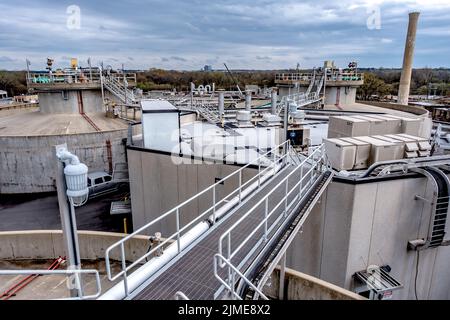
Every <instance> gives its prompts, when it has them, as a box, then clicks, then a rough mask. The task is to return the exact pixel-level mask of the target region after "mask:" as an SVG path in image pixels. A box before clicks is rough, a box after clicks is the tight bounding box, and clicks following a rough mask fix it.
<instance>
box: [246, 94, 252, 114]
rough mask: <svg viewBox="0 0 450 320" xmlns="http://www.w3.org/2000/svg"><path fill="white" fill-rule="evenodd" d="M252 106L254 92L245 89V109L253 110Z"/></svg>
mask: <svg viewBox="0 0 450 320" xmlns="http://www.w3.org/2000/svg"><path fill="white" fill-rule="evenodd" d="M251 108H252V92H251V91H250V90H245V110H247V111H251Z"/></svg>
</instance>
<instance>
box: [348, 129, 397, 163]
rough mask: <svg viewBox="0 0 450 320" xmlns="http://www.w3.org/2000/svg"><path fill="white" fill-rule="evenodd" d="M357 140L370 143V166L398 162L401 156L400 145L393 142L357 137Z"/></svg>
mask: <svg viewBox="0 0 450 320" xmlns="http://www.w3.org/2000/svg"><path fill="white" fill-rule="evenodd" d="M355 139H358V140H361V141H364V142H368V143H370V144H371V146H372V147H371V150H370V161H369V164H373V163H375V162H379V161H387V160H397V159H398V158H397V157H398V155H399V148H400V146H399V145H398V144H394V143H392V142H388V141H383V140H380V139H376V138H372V137H367V136H366V137H355Z"/></svg>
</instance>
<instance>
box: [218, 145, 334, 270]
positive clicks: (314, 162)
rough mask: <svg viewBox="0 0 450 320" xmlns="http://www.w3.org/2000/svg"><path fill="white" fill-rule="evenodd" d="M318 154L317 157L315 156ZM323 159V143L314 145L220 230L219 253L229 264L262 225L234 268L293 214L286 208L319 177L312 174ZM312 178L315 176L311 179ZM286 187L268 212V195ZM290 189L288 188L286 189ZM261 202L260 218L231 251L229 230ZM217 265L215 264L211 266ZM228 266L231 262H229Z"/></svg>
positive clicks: (297, 199) (299, 199) (233, 228)
mask: <svg viewBox="0 0 450 320" xmlns="http://www.w3.org/2000/svg"><path fill="white" fill-rule="evenodd" d="M316 157H317V159H316ZM324 159H325V152H324V146H323V144H322V145H321V146H319V147H317V148H316V149H315V150H314V151H313V152H312V153H311V154H310V155H309V156H308V157H307V158H305V159H304V160H303V161H301V163H300V164H299V165H297V166H296V167H295V169H294V170H292V171H291V172H290V173H289V174H288V175H287V176H286V177H284V178H283V179H282V180H281V181H280V182H279V183H278V184H277V185H276V186H275V187H274V188H271V190H270V191H269V192H268V193H267V194H266V195H265V196H264V197H262V198H261V199H260V200H259V201H258V202H257V203H256V204H255V205H254V206H253V207H252V208H250V209H249V210H248V211H247V212H246V213H245V214H244V215H243V216H242V217H241V218H240V219H239V220H237V221H236V222H235V223H234V224H233V225H232V226H231V227H229V228H228V229H227V230H226V231H225V232H223V233H222V235H221V236H220V238H219V243H218V245H219V246H218V254H219V255H220V256H224V259H225V260H226V261H229V262H230V264H231V259H233V257H235V256H236V254H237V253H238V252H239V251H240V250H241V249H242V248H244V246H245V245H246V244H247V243H248V242H249V240H250V239H252V238H253V237H254V236H255V234H256V233H257V232H258V231H259V230H260V228H262V227H263V226H264V232H263V233H262V236H261V238H259V239H257V243H256V244H255V245H252V246H251V247H252V249H251V250H250V252H249V253H248V254H247V255H246V256H245V257H244V258H243V259H242V261H241V262H240V263H239V265H238V266H237V268H240V267H242V266H243V265H244V264H245V263H246V261H247V260H248V259H249V258H250V257H251V255H252V254H253V253H254V252H255V250H256V249H257V248H258V246H259V245H260V244H262V243H266V241H267V240H268V235H269V234H270V233H271V232H272V230H273V229H274V228H275V227H276V226H277V225H278V224H279V222H280V221H281V220H282V219H284V220H285V221H286V220H287V219H288V218H289V217H290V216H291V215H292V214H293V213H292V212H291V213H290V214H289V216H288V211H289V210H290V209H291V207H292V206H293V205H294V204H296V203H298V202H299V201H301V199H302V195H303V193H304V190H305V189H307V188H310V187H311V186H312V185H314V183H315V181H317V179H318V178H319V175H318V174H315V171H316V172H319V171H322V170H321V166H322V165H323V164H324V163H323V160H324ZM307 163H308V164H309V165H310V168H309V170H307V171H306V172H305V173H304V172H303V168H304V165H305V164H307ZM298 170H300V178H299V180H298V182H297V183H296V184H295V185H294V186H293V187H291V188H290V190H289V178H290V177H291V176H292V175H293V174H295V173H296V172H297V171H298ZM308 175H309V181H307V183H305V184H303V183H304V180H305V179H306V178H307V177H308ZM314 178H316V179H315V180H314ZM283 185H284V186H285V188H284V190H285V194H284V197H283V198H282V199H280V201H279V202H278V203H277V204H276V205H275V206H274V207H273V209H272V210H271V211H270V212H269V209H268V208H269V201H268V199H269V196H271V195H272V194H273V193H274V192H275V191H276V190H278V189H279V188H280V187H282V186H283ZM288 190H289V191H288ZM296 191H298V195H297V196H295V197H294V199H293V200H292V201H291V202H290V203H289V204H288V198H289V196H290V195H291V194H292V193H293V192H296ZM262 204H264V208H265V209H264V210H265V212H264V216H263V219H261V221H260V222H259V223H258V224H257V225H256V226H254V227H253V228H252V231H251V232H250V233H249V234H248V235H247V236H246V238H245V239H244V240H239V244H238V245H237V247H236V248H235V249H234V250H232V237H231V233H232V232H233V231H234V230H235V229H236V228H237V227H238V226H239V225H240V224H241V223H242V221H244V220H245V219H247V218H248V217H249V216H250V215H251V214H253V213H254V212H255V211H256V209H257V208H259V207H261V205H262ZM283 204H284V210H282V211H281V212H280V213H279V214H278V216H277V217H276V218H275V219H274V221H273V222H272V223H271V224H270V225H269V219H270V218H272V216H273V215H274V213H275V212H276V211H277V210H278V209H279V208H280V206H281V205H283ZM225 240H226V243H227V245H226V248H227V252H226V254H224V247H225V246H224V241H225ZM214 267H215V268H216V266H214ZM220 267H221V268H224V267H225V264H222V265H220ZM229 268H230V265H229ZM230 273H231V270H229V274H230Z"/></svg>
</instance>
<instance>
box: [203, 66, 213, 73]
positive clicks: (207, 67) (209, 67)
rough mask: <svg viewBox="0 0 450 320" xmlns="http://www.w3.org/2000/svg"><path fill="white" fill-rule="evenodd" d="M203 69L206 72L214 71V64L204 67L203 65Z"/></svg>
mask: <svg viewBox="0 0 450 320" xmlns="http://www.w3.org/2000/svg"><path fill="white" fill-rule="evenodd" d="M203 71H205V72H209V71H212V66H211V65H208V64H207V65H205V66H204V67H203Z"/></svg>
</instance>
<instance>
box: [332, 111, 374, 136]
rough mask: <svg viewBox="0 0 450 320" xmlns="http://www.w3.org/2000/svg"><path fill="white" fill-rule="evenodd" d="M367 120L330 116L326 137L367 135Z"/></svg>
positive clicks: (368, 125)
mask: <svg viewBox="0 0 450 320" xmlns="http://www.w3.org/2000/svg"><path fill="white" fill-rule="evenodd" d="M369 130H370V123H369V122H368V120H363V119H358V118H355V117H350V116H332V117H330V118H329V122H328V137H329V138H332V137H356V136H366V135H369Z"/></svg>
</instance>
